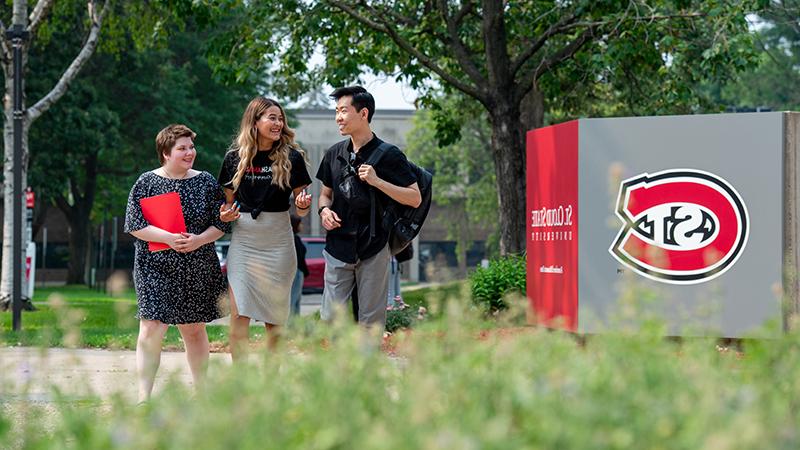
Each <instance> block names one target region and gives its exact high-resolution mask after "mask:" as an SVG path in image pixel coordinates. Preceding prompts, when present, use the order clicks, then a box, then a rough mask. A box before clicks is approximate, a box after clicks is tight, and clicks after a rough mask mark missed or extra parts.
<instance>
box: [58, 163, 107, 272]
mask: <svg viewBox="0 0 800 450" xmlns="http://www.w3.org/2000/svg"><path fill="white" fill-rule="evenodd" d="M84 164H85V166H86V178H85V181H84V183H83V186H81V187H80V189H79V188H78V187H77V184H76V183H77V180H70V183H69V185H70V191H71V192H72V200H73V203H72V204H71V205H70V204H69V202H67V199H66V198H64V197H59V198H56V204H57V205H58V208H59V209H60V210H61V211H62V212H63V213H64V215H65V216H66V217H67V222H69V254H70V258H69V262H68V263H67V283H69V284H85V283H88V279H87V276H86V274H87V272H88V268H89V267H91V261H90V259H89V256H90V255H91V245H92V222H91V214H92V208H94V199H95V193H96V191H97V181H96V180H97V154H96V153H94V154H91V155H89V156H88V157H87V158H86V161H84ZM81 190H82V191H83V192H81Z"/></svg>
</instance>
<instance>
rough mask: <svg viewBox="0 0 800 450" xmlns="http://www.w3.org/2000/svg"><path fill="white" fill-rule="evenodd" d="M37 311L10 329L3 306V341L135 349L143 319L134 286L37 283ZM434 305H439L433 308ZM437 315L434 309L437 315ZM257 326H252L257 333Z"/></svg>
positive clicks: (452, 291)
mask: <svg viewBox="0 0 800 450" xmlns="http://www.w3.org/2000/svg"><path fill="white" fill-rule="evenodd" d="M463 286H464V282H456V283H451V284H447V285H442V286H434V287H428V288H421V289H415V290H410V291H407V292H404V293H403V298H404V299H405V301H406V303H408V304H409V305H411V306H412V307H413V309H414V311H415V312H414V314H416V310H417V308H418V307H419V306H425V307H426V308H430V303H434V304H436V305H439V308H438V309H437V310H438V311H441V310H443V308H442V307H441V305H442V304H443V302H444V301H445V300H444V299H446V298H454V297H456V296H458V295H461V294H462V293H463ZM33 302H34V305H35V306H36V308H37V310H36V311H23V313H22V330H21V331H19V332H15V331H12V330H11V328H12V326H11V325H12V318H11V312H10V311H6V312H0V345H6V346H8V345H23V346H42V347H91V348H112V349H130V350H132V349H135V348H136V337H137V334H138V330H139V322H138V321H137V320H136V317H135V316H136V294H135V292H134V291H133V290H127V291H124V292H123V293H122V294H121V295H118V296H112V295H110V294H106V293H103V292H98V291H96V290H92V289H89V288H87V287H85V286H60V287H49V288H39V289H37V290H36V291H35V294H34V298H33ZM434 309H436V308H434ZM433 317H434V318H435V317H436V314H434V315H433ZM206 329H207V332H208V337H209V340H210V341H211V342H212V344H216V345H215V346H225V345H227V343H228V327H227V326H216V325H209V326H207V327H206ZM260 331H261V330H259V331H255V330H253V331H251V335H252V337H253V338H254V339H259V338H260V335H261V333H260ZM164 345H165V347H166V348H182V347H183V345H182V342H181V339H180V333H179V332H178V330H177V328H175V327H170V328H169V331H168V332H167V336H166V338H165V339H164Z"/></svg>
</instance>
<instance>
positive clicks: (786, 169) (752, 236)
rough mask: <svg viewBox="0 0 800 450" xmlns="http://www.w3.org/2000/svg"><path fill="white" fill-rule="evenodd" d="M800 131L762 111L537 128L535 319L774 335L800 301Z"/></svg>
mask: <svg viewBox="0 0 800 450" xmlns="http://www.w3.org/2000/svg"><path fill="white" fill-rule="evenodd" d="M798 130H800V114H798V113H752V114H715V115H692V116H664V117H639V118H614V119H582V120H577V121H572V122H567V123H563V124H560V125H554V126H551V127H546V128H541V129H538V130H533V131H530V132H528V135H527V177H528V180H527V186H528V192H527V211H528V218H527V233H528V235H527V258H528V274H527V286H528V288H527V296H528V299H529V301H530V305H531V311H532V313H533V314H532V316H531V317H532V319H531V320H532V321H535V322H537V323H541V324H545V325H547V326H552V327H563V328H565V329H568V330H571V331H577V332H581V333H597V332H602V331H604V330H609V329H614V328H615V327H618V326H625V324H630V322H631V321H633V322H637V321H640V322H642V321H644V320H646V319H648V318H657V319H659V320H662V321H663V322H664V323H666V324H667V326H668V330H666V332H667V333H668V334H671V335H722V336H726V337H744V336H769V335H774V334H776V333H778V332H779V330H780V326H779V325H780V323H781V320H782V317H783V314H782V304H783V303H782V302H783V300H788V301H789V302H792V301H794V302H796V301H797V295H798V294H797V277H796V276H795V275H796V274H797V268H798V265H797V247H796V243H797V237H798V236H797V234H798V229H797V228H798V227H797V225H798V224H797V222H796V215H797V198H798V184H797V179H796V172H797V159H796V151H797V149H798V147H800V137H798ZM631 299H634V300H635V301H636V305H635V306H634V311H635V313H634V314H628V317H626V316H625V313H623V312H622V310H623V309H624V308H622V307H621V306H622V304H623V303H625V302H626V301H630V300H631ZM629 310H630V309H629ZM769 321H773V322H774V323H775V324H776V325H778V326H775V327H772V328H764V327H762V325H764V324H765V323H767V322H769ZM767 330H771V331H767Z"/></svg>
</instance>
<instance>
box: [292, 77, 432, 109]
mask: <svg viewBox="0 0 800 450" xmlns="http://www.w3.org/2000/svg"><path fill="white" fill-rule="evenodd" d="M361 78H362V79H363V80H364V82H363V83H362V86H364V87H365V88H367V90H368V91H369V92H370V93H371V94H372V96H373V97H375V104H376V107H377V108H380V109H416V108H415V107H414V100H416V98H417V96H418V94H417V92H416V91H415V90H414V89H413V88H412V87H411V86H408V85H407V84H404V83H398V82H396V81H395V80H394V77H391V76H375V75H367V74H364V75H362V76H361ZM332 91H333V88H332V87H330V86H329V85H326V86H323V88H322V92H324V93H328V92H332ZM298 104H302V100H301V101H300V102H298ZM296 106H297V104H292V103H289V104H288V107H289V108H292V107H296ZM335 107H336V104H335V103H334V101H333V100H330V102H329V104H328V108H330V109H333V108H335Z"/></svg>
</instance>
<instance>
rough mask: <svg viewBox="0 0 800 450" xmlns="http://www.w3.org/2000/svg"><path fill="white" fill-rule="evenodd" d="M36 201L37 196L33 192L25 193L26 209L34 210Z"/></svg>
mask: <svg viewBox="0 0 800 450" xmlns="http://www.w3.org/2000/svg"><path fill="white" fill-rule="evenodd" d="M35 201H36V195H35V194H34V193H33V191H31V190H27V191H25V207H26V208H31V209H32V208H33V204H34V202H35Z"/></svg>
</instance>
